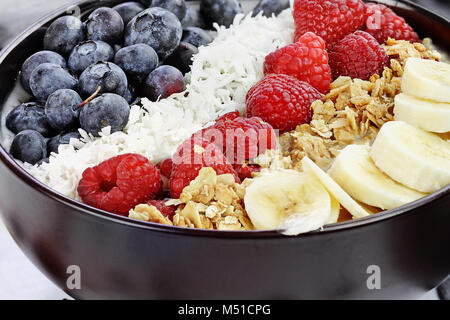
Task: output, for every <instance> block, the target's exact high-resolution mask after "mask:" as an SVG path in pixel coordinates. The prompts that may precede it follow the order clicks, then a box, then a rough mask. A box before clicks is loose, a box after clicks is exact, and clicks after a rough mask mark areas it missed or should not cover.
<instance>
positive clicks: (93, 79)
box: [78, 62, 128, 98]
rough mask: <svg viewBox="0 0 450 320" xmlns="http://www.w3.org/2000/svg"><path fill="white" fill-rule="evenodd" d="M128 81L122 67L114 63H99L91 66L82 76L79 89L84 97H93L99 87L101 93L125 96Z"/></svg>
mask: <svg viewBox="0 0 450 320" xmlns="http://www.w3.org/2000/svg"><path fill="white" fill-rule="evenodd" d="M127 86H128V79H127V76H126V74H125V72H123V70H122V69H120V67H118V66H117V65H116V64H114V63H112V62H97V63H94V64H92V65H90V66H89V67H88V68H87V69H86V70H84V71H83V73H82V74H81V76H80V79H79V82H78V89H79V92H80V94H81V96H82V97H84V98H86V97H89V96H90V95H92V94H93V93H94V92H95V91H96V90H97V88H98V87H101V90H100V92H99V93H105V92H111V93H116V94H118V95H121V96H124V95H125V94H126V91H127Z"/></svg>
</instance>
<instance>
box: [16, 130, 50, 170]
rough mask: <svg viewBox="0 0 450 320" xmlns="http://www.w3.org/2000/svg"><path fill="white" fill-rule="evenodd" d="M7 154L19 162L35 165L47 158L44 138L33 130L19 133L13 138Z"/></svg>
mask: <svg viewBox="0 0 450 320" xmlns="http://www.w3.org/2000/svg"><path fill="white" fill-rule="evenodd" d="M9 153H10V154H11V155H12V156H13V157H14V158H16V159H18V160H20V161H23V162H27V163H30V164H36V163H37V162H39V161H40V160H42V159H44V158H45V157H47V145H46V142H45V138H44V137H43V136H42V135H41V134H40V133H39V132H37V131H34V130H24V131H21V132H19V134H18V135H16V136H15V137H14V140H13V142H12V144H11V149H10V150H9Z"/></svg>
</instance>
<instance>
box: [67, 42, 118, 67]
mask: <svg viewBox="0 0 450 320" xmlns="http://www.w3.org/2000/svg"><path fill="white" fill-rule="evenodd" d="M113 57H114V49H113V48H112V47H111V46H110V45H109V44H107V43H106V42H104V41H100V40H99V41H93V40H88V41H85V42H82V43H80V44H79V45H77V46H76V47H75V48H74V49H73V51H72V53H71V54H70V57H69V61H68V62H69V69H70V71H72V73H74V74H77V75H79V74H81V73H82V72H83V71H84V70H86V68H87V67H89V66H90V65H91V64H94V63H96V62H99V61H110V60H112V59H113Z"/></svg>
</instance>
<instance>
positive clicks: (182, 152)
mask: <svg viewBox="0 0 450 320" xmlns="http://www.w3.org/2000/svg"><path fill="white" fill-rule="evenodd" d="M204 167H211V168H213V169H214V170H215V171H216V173H217V174H226V173H231V174H232V175H233V176H234V178H235V180H236V182H240V180H239V177H238V176H237V174H236V171H234V169H233V166H232V165H231V164H230V163H229V162H228V160H227V159H226V158H225V156H224V155H223V153H222V151H220V150H219V148H218V147H217V146H216V145H215V144H213V143H210V142H208V141H207V140H205V139H203V138H201V137H198V136H194V137H192V138H190V139H188V140H186V141H185V142H183V143H182V144H181V146H180V147H179V148H178V150H177V152H176V153H175V155H174V157H173V169H172V175H171V176H170V181H169V185H170V195H171V197H172V198H174V199H177V198H179V197H180V194H181V193H182V191H183V189H184V188H185V187H186V186H188V185H189V183H190V182H191V181H192V180H194V179H195V178H197V176H198V173H199V171H200V170H201V169H202V168H204Z"/></svg>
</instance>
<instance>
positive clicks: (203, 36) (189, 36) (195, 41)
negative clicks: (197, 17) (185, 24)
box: [181, 27, 214, 48]
mask: <svg viewBox="0 0 450 320" xmlns="http://www.w3.org/2000/svg"><path fill="white" fill-rule="evenodd" d="M213 40H214V39H213V37H212V36H211V34H210V33H209V32H208V31H205V30H203V29H200V28H198V27H189V28H186V29H184V30H183V36H182V37H181V41H184V42H188V43H190V44H192V45H194V46H196V47H197V48H198V47H201V46H206V45H208V44H210V43H211V42H212V41H213Z"/></svg>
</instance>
